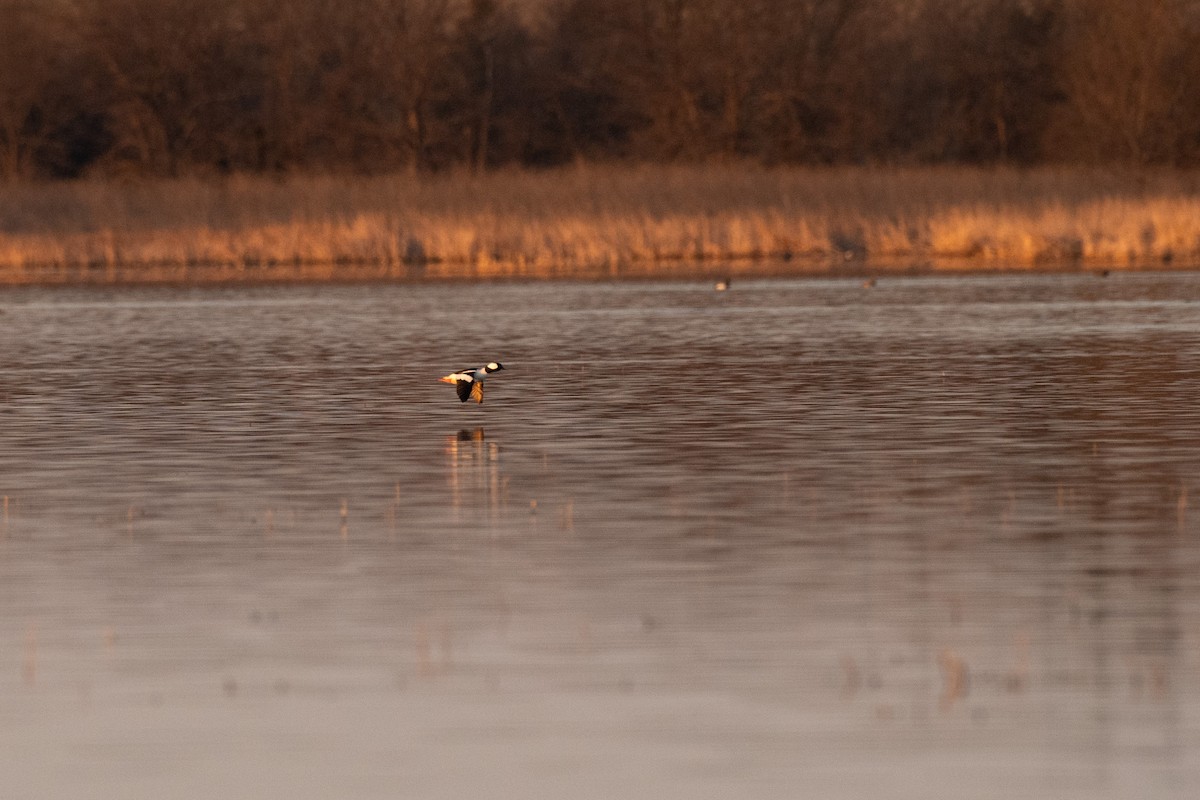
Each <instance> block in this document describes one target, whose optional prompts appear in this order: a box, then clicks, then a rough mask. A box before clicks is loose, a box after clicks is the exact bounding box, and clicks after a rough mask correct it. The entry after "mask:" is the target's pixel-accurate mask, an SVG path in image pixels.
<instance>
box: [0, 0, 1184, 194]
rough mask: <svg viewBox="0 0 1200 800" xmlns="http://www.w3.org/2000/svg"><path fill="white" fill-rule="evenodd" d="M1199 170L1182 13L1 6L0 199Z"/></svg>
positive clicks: (474, 3) (949, 3) (247, 3)
mask: <svg viewBox="0 0 1200 800" xmlns="http://www.w3.org/2000/svg"><path fill="white" fill-rule="evenodd" d="M576 161H589V162H617V161H619V162H650V161H653V162H691V163H697V162H699V163H704V162H715V161H754V162H759V163H764V164H781V163H787V164H933V163H937V164H946V163H953V164H985V165H986V164H997V163H1009V164H1018V165H1024V164H1057V163H1091V164H1095V163H1106V164H1109V163H1115V164H1123V165H1152V164H1159V165H1175V166H1187V165H1194V164H1196V163H1197V162H1200V1H1198V0H542V1H541V2H534V1H532V0H526V2H523V3H506V2H504V1H503V0H463V1H462V2H453V1H452V0H0V179H7V180H25V179H37V178H63V177H67V178H69V177H77V176H83V175H93V176H112V175H118V176H119V175H151V176H175V175H190V174H200V175H204V174H216V173H226V172H248V173H268V174H269V173H293V172H304V173H317V172H324V173H328V172H340V173H365V172H386V171H397V170H413V171H417V170H421V171H423V170H441V169H450V168H470V169H483V168H490V167H498V166H507V165H519V166H527V167H541V166H553V165H557V164H563V163H569V162H576Z"/></svg>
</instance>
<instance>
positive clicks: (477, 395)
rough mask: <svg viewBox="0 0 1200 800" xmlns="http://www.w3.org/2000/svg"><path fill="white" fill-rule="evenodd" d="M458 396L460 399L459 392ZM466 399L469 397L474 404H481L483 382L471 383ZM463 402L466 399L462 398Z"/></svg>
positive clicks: (460, 394) (460, 392)
mask: <svg viewBox="0 0 1200 800" xmlns="http://www.w3.org/2000/svg"><path fill="white" fill-rule="evenodd" d="M459 396H460V397H462V391H461V390H459ZM467 397H470V398H471V399H472V400H474V401H475V402H476V403H482V402H483V381H471V388H470V390H469V391H468V392H467ZM462 399H463V400H464V401H465V400H466V399H467V398H466V397H463V398H462Z"/></svg>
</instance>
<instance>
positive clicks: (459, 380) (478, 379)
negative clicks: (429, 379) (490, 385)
mask: <svg viewBox="0 0 1200 800" xmlns="http://www.w3.org/2000/svg"><path fill="white" fill-rule="evenodd" d="M502 369H504V365H503V364H501V363H500V362H498V361H489V362H488V363H486V364H484V365H483V366H482V367H477V368H474V369H464V370H459V371H458V372H451V373H450V374H449V375H447V376H446V377H444V378H440V380H441V382H442V383H453V384H454V388H455V390H456V391H457V392H458V399H459V402H462V403H465V402H467V400H474V401H475V402H476V403H482V402H483V381H484V379H485V378H487V376H488V375H491V374H492V373H493V372H499V371H500V370H502Z"/></svg>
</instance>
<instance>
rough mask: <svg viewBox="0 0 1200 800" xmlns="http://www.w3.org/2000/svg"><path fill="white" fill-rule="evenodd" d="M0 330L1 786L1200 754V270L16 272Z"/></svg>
mask: <svg viewBox="0 0 1200 800" xmlns="http://www.w3.org/2000/svg"><path fill="white" fill-rule="evenodd" d="M489 360H499V361H502V362H503V363H504V364H505V366H506V369H505V371H503V372H501V373H500V374H499V375H497V376H495V377H494V378H492V379H491V380H490V381H489V383H488V390H487V395H486V401H485V402H484V404H483V405H481V406H478V405H476V404H474V403H466V404H460V403H459V402H458V401H457V399H456V397H455V394H454V390H453V389H452V388H451V387H449V386H447V385H445V384H442V383H439V382H438V378H439V377H440V376H442V375H444V374H446V373H447V372H450V371H453V370H455V369H459V368H463V367H467V366H476V365H479V364H482V363H484V362H486V361H489ZM0 365H2V367H3V371H2V373H0V494H2V495H3V518H2V521H0V754H2V755H0V793H2V794H3V795H4V796H5V797H7V798H48V797H64V798H65V797H69V798H147V799H149V798H164V797H171V798H208V797H223V798H276V797H288V798H331V797H353V798H400V797H406V798H407V797H412V798H470V797H490V798H530V797H563V798H617V797H620V798H681V799H682V798H689V799H691V798H732V797H742V798H777V797H778V798H783V797H788V798H790V797H822V798H889V799H890V798H926V797H931V796H940V797H955V798H1005V799H1006V800H1007V799H1009V798H1019V797H1038V798H1086V799H1087V800H1095V799H1096V798H1125V797H1133V796H1137V797H1155V798H1176V797H1178V798H1185V797H1191V796H1193V793H1194V791H1195V787H1196V786H1197V785H1200V403H1198V399H1200V273H1114V274H1112V275H1111V277H1107V278H1106V277H1101V276H1099V275H1095V274H1070V275H1037V274H1008V275H992V276H925V277H884V278H882V279H880V280H879V282H878V284H877V285H876V286H874V287H873V288H866V287H863V286H862V285H860V280H858V279H850V278H811V279H803V280H782V279H781V280H758V281H754V280H746V281H738V282H736V283H735V285H734V286H733V287H732V288H731V290H730V291H728V292H714V291H713V289H712V285H711V284H709V283H694V282H693V283H688V282H636V281H634V282H613V283H571V282H562V283H491V284H488V283H484V284H467V283H461V284H455V283H444V284H421V283H417V284H365V285H343V286H338V285H322V286H316V285H293V286H271V287H244V286H243V287H225V288H221V287H213V288H203V289H191V288H170V287H156V288H140V289H139V288H123V289H103V288H87V289H65V288H64V289H37V288H23V289H6V290H3V291H0Z"/></svg>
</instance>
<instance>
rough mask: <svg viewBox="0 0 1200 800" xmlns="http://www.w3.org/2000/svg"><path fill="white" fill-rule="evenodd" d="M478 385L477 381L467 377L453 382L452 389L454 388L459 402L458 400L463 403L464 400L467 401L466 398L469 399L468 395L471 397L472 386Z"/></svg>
mask: <svg viewBox="0 0 1200 800" xmlns="http://www.w3.org/2000/svg"><path fill="white" fill-rule="evenodd" d="M478 385H479V382H478V381H473V380H470V379H468V380H465V381H464V380H460V381H458V382H457V383H455V384H454V390H455V391H456V392H458V400H459V402H460V403H465V402H467V400H468V399H470V397H471V394H472V387H474V386H478Z"/></svg>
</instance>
